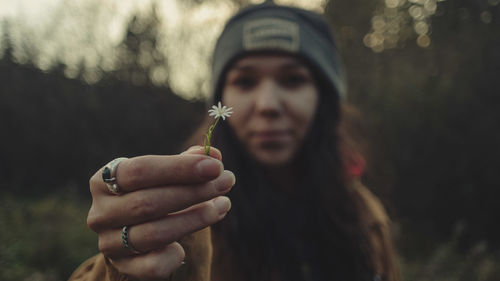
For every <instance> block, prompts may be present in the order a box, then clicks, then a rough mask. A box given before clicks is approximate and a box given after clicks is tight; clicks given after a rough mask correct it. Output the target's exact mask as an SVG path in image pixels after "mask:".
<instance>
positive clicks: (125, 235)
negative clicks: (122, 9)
mask: <svg viewBox="0 0 500 281" xmlns="http://www.w3.org/2000/svg"><path fill="white" fill-rule="evenodd" d="M129 232H130V227H129V226H124V227H123V228H122V243H123V246H124V247H125V248H127V249H129V250H130V251H131V252H132V253H134V254H136V255H138V254H142V253H141V252H140V251H138V250H137V249H136V248H135V247H134V246H133V245H132V243H130V237H129Z"/></svg>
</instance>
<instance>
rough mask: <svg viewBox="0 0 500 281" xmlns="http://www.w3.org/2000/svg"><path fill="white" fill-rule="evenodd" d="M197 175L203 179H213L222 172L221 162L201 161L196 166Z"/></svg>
mask: <svg viewBox="0 0 500 281" xmlns="http://www.w3.org/2000/svg"><path fill="white" fill-rule="evenodd" d="M196 167H197V170H198V174H199V175H200V176H201V177H203V178H208V179H213V178H215V177H217V176H218V175H220V174H221V173H222V171H223V170H224V167H223V165H222V162H220V161H219V160H216V159H213V158H207V159H204V160H201V161H200V162H198V164H197V165H196Z"/></svg>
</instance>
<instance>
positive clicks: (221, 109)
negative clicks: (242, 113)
mask: <svg viewBox="0 0 500 281" xmlns="http://www.w3.org/2000/svg"><path fill="white" fill-rule="evenodd" d="M208 113H210V114H208V115H209V116H213V117H214V118H215V119H217V118H219V117H222V120H226V117H227V118H229V117H231V114H233V108H232V107H227V106H225V105H224V106H222V104H221V102H219V104H218V106H215V105H212V109H210V110H209V111H208Z"/></svg>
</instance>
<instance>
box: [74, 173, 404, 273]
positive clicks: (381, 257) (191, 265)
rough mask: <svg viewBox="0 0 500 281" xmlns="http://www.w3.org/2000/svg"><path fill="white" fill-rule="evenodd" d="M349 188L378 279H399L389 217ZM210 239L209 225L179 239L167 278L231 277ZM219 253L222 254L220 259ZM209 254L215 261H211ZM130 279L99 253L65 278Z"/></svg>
mask: <svg viewBox="0 0 500 281" xmlns="http://www.w3.org/2000/svg"><path fill="white" fill-rule="evenodd" d="M352 191H353V192H355V194H356V198H357V204H358V207H359V208H360V210H361V214H362V215H361V221H362V222H363V224H364V225H365V226H366V227H367V228H368V229H369V239H370V244H371V249H370V250H371V256H372V257H373V264H374V267H375V270H376V272H377V274H378V275H379V276H380V280H383V281H399V280H400V275H399V268H398V264H397V259H396V254H395V251H394V248H393V245H392V239H391V234H390V220H389V217H388V216H387V214H386V212H385V210H384V208H383V206H382V204H381V203H380V201H379V200H378V198H377V197H375V195H373V194H372V193H371V192H370V191H369V190H368V189H367V188H366V187H365V186H363V185H362V184H361V183H360V182H359V181H357V180H354V181H353V183H352ZM211 241H212V239H211V233H210V229H209V228H205V229H203V230H201V231H198V232H196V233H193V234H191V235H189V236H187V237H185V238H184V239H182V240H181V242H180V243H181V244H182V246H183V247H184V249H185V252H186V264H185V265H183V266H181V267H180V268H179V269H178V270H177V271H176V272H175V273H174V274H173V275H172V276H171V277H170V278H169V281H210V280H214V281H226V280H227V281H235V280H231V276H232V274H231V259H230V258H228V256H226V255H225V254H224V253H223V252H225V251H223V249H217V245H218V244H219V243H217V242H216V240H214V243H212V242H211ZM213 245H215V246H213ZM214 247H215V248H214ZM223 256H226V258H222V259H221V257H223ZM213 258H214V259H216V260H218V261H217V262H212V259H213ZM215 265H216V266H215ZM212 267H213V268H212ZM131 280H134V279H133V278H130V277H128V276H126V275H123V274H121V273H119V272H118V271H117V270H116V269H115V268H114V267H113V265H112V264H111V263H110V262H109V261H108V260H107V259H106V258H105V257H104V256H103V255H102V254H98V255H96V256H94V257H92V258H90V259H88V260H87V261H85V262H84V263H83V264H82V265H80V267H78V268H77V270H76V271H75V272H74V273H73V275H71V277H70V278H69V281H131Z"/></svg>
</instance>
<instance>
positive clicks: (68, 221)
mask: <svg viewBox="0 0 500 281" xmlns="http://www.w3.org/2000/svg"><path fill="white" fill-rule="evenodd" d="M88 208H89V204H88V202H85V203H84V202H82V201H81V200H78V197H76V196H75V194H71V192H66V193H65V194H53V195H46V196H44V197H43V198H39V199H25V198H20V197H18V196H12V195H10V194H8V193H4V192H2V193H1V194H0V280H11V281H15V280H40V281H49V280H51V281H52V280H54V281H55V280H66V279H67V278H68V277H69V275H70V274H71V272H73V271H74V270H75V268H76V267H77V266H78V265H79V264H80V263H81V262H82V261H83V260H85V259H87V258H89V257H90V256H92V255H94V254H95V253H97V243H96V240H97V239H96V236H95V233H93V232H92V231H90V229H88V228H87V227H86V223H85V218H86V215H87V212H88Z"/></svg>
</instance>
